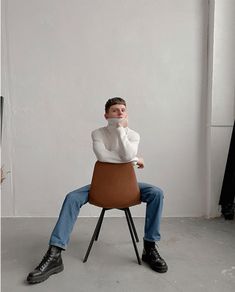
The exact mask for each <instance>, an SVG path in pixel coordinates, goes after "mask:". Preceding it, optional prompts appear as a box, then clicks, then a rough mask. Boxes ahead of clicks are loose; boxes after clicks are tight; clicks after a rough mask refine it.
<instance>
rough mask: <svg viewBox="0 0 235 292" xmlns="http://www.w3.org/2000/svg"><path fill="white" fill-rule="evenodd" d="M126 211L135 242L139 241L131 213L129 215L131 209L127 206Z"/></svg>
mask: <svg viewBox="0 0 235 292" xmlns="http://www.w3.org/2000/svg"><path fill="white" fill-rule="evenodd" d="M127 212H128V215H129V218H130V222H131V226H132V230H133V232H134V235H135V239H136V242H139V237H138V235H137V232H136V229H135V224H134V221H133V218H132V215H131V211H130V209H129V208H127Z"/></svg>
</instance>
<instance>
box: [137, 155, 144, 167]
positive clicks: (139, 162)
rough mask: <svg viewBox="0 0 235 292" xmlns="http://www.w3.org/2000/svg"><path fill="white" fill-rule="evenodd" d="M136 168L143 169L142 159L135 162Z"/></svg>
mask: <svg viewBox="0 0 235 292" xmlns="http://www.w3.org/2000/svg"><path fill="white" fill-rule="evenodd" d="M137 165H138V168H144V159H143V158H142V157H140V158H139V160H138V161H137Z"/></svg>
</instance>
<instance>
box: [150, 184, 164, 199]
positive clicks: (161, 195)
mask: <svg viewBox="0 0 235 292" xmlns="http://www.w3.org/2000/svg"><path fill="white" fill-rule="evenodd" d="M152 194H153V196H154V199H156V200H160V201H161V200H163V199H164V193H163V190H162V189H160V188H159V187H155V186H153V187H152Z"/></svg>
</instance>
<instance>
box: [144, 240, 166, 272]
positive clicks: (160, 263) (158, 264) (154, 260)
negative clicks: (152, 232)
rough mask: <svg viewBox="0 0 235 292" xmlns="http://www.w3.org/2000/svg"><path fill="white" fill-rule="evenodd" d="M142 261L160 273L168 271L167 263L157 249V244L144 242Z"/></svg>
mask: <svg viewBox="0 0 235 292" xmlns="http://www.w3.org/2000/svg"><path fill="white" fill-rule="evenodd" d="M142 260H143V261H144V262H146V263H148V264H149V266H150V267H151V269H153V270H154V271H156V272H158V273H165V272H166V271H167V270H168V267H167V264H166V262H165V261H164V259H163V258H162V257H161V256H160V254H159V252H158V250H157V249H156V246H155V242H150V241H147V240H144V250H143V254H142Z"/></svg>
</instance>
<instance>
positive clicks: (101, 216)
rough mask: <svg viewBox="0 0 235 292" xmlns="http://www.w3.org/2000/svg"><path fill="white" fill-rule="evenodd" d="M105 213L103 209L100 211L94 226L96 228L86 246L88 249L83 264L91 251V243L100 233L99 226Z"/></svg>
mask: <svg viewBox="0 0 235 292" xmlns="http://www.w3.org/2000/svg"><path fill="white" fill-rule="evenodd" d="M105 211H106V210H105V208H103V209H102V211H101V214H100V217H99V220H98V222H97V224H96V227H95V231H94V233H93V235H92V238H91V241H90V244H89V246H88V249H87V252H86V255H85V257H84V260H83V262H84V263H85V262H86V261H87V259H88V256H89V254H90V251H91V248H92V245H93V243H94V240H95V238H96V237H97V238H98V234H99V231H100V227H101V224H102V222H103V218H104V213H105Z"/></svg>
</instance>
